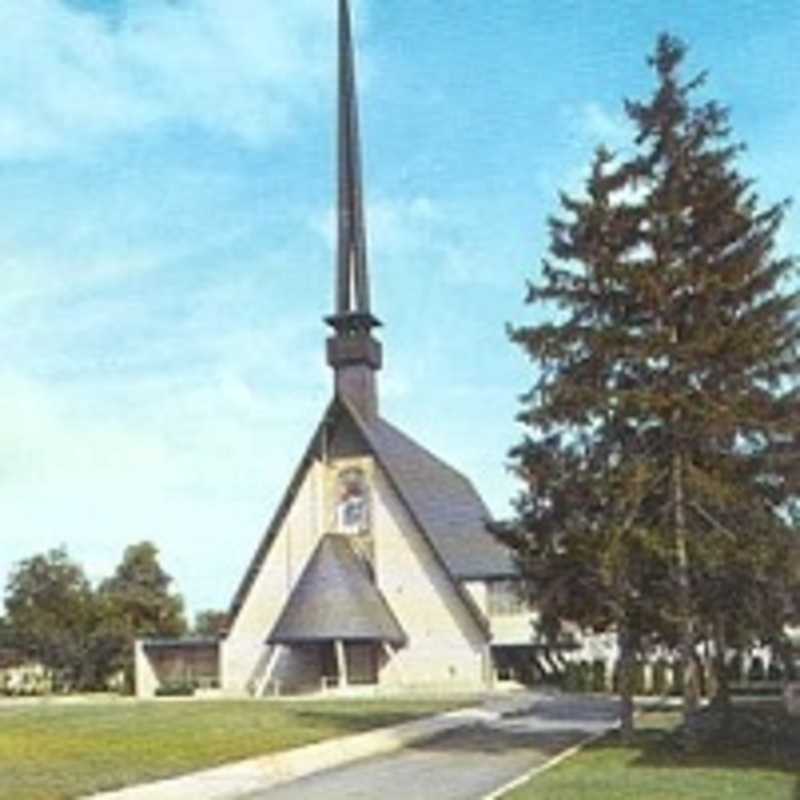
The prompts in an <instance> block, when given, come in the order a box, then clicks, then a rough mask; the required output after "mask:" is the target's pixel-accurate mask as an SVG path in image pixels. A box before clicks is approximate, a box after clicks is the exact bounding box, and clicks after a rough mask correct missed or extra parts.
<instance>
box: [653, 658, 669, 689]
mask: <svg viewBox="0 0 800 800" xmlns="http://www.w3.org/2000/svg"><path fill="white" fill-rule="evenodd" d="M668 669H669V664H668V663H667V662H666V661H665V660H664V659H663V658H659V659H658V661H656V663H655V664H653V685H652V692H653V694H657V695H665V694H666V693H667V692H668V691H669V689H670V681H669V677H668V675H667V670H668Z"/></svg>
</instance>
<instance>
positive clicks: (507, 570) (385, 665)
mask: <svg viewBox="0 0 800 800" xmlns="http://www.w3.org/2000/svg"><path fill="white" fill-rule="evenodd" d="M360 162H361V156H360V145H359V132H358V109H357V98H356V83H355V74H354V58H353V44H352V37H351V27H350V12H349V8H348V3H347V0H340V2H339V134H338V168H339V177H338V249H337V258H336V280H335V306H334V312H333V314H331V316H329V317H328V318H327V319H326V320H325V321H326V323H327V324H328V326H329V327H330V335H329V338H328V339H327V361H328V364H329V366H330V367H331V370H332V372H333V383H334V391H333V397H332V399H331V401H330V403H329V405H328V407H327V409H326V410H325V412H324V414H323V416H322V419H321V420H320V422H319V424H318V426H317V428H316V430H315V431H313V433H312V435H311V437H310V441H309V443H308V446H307V447H306V450H305V452H304V453H303V454H302V457H301V458H300V461H299V464H298V465H297V468H296V470H295V472H294V474H293V475H292V476H291V480H290V481H289V484H288V487H287V489H286V491H285V494H284V496H283V499H282V500H281V502H280V504H279V505H278V508H277V510H276V511H275V513H274V516H273V518H272V521H271V522H270V524H269V526H268V527H267V530H266V532H265V534H264V536H263V539H262V540H261V542H260V544H259V546H258V548H257V550H256V552H255V554H254V555H253V558H252V560H251V562H250V565H249V567H248V569H247V571H246V573H245V575H244V577H243V579H242V580H241V583H240V585H239V587H238V590H237V591H236V594H235V596H234V598H233V602H232V604H231V608H230V615H229V621H228V630H227V633H226V634H225V635H224V636H223V637H222V638H221V639H220V640H208V641H192V642H180V641H177V642H176V641H173V642H165V641H158V640H154V641H142V642H138V643H137V647H136V671H137V675H136V679H137V694H138V695H139V696H152V695H153V694H155V693H156V691H157V689H158V687H159V686H164V685H165V684H167V683H168V682H169V681H171V680H176V679H177V678H179V677H182V676H183V677H185V676H187V675H188V676H191V677H193V678H196V679H197V685H200V686H213V687H215V689H216V690H217V691H222V692H223V693H225V694H228V695H231V696H247V695H250V696H262V695H269V694H289V693H299V692H313V691H331V692H337V691H342V690H346V689H348V688H350V687H363V686H372V687H376V690H381V689H387V690H395V689H402V688H411V687H415V688H417V687H428V688H431V689H437V690H444V689H446V688H448V687H450V688H453V689H456V688H457V689H464V688H479V687H483V686H488V685H491V684H492V683H493V681H494V680H495V679H496V677H497V674H498V670H499V671H501V672H502V670H503V668H504V666H503V665H504V664H507V663H509V654H510V653H513V652H515V651H519V650H526V649H528V648H530V642H531V640H532V635H531V634H532V628H531V614H530V612H529V610H528V607H527V604H526V603H525V602H524V600H523V595H522V592H521V583H520V581H519V577H518V573H517V570H516V567H515V565H514V562H513V559H512V557H511V554H510V552H509V551H508V550H507V549H506V548H505V547H504V546H502V545H501V544H500V543H499V542H498V541H496V540H495V539H494V537H493V536H492V535H491V534H490V533H489V532H488V531H487V529H486V522H487V521H488V519H489V512H488V510H487V508H486V506H485V505H484V503H483V501H482V500H481V498H480V496H479V495H478V492H477V491H476V490H475V488H474V486H473V485H472V484H471V483H470V481H469V480H468V479H467V478H466V477H464V476H463V475H462V474H461V473H459V472H458V471H457V470H455V469H454V468H453V467H451V466H449V465H448V464H446V463H445V462H444V461H442V460H441V459H440V458H438V457H437V456H435V455H434V454H433V453H431V452H430V451H428V450H427V449H426V448H425V447H423V446H422V445H420V444H418V443H417V442H415V441H414V440H413V439H412V438H411V437H410V436H408V435H407V434H405V433H404V432H402V431H400V430H399V429H398V428H396V427H395V426H394V425H392V424H391V423H390V422H388V421H387V420H386V419H385V418H384V417H383V416H382V413H381V408H380V404H379V390H378V374H379V372H380V370H381V368H382V365H383V355H382V348H381V343H380V341H379V340H378V339H377V338H376V336H375V332H376V329H377V328H379V327H380V324H381V323H380V322H379V321H378V319H377V318H376V317H375V316H374V315H373V312H372V309H371V305H370V290H369V275H368V268H367V248H366V229H365V219H364V207H363V193H362V181H361V163H360ZM204 680H205V683H203V681H204Z"/></svg>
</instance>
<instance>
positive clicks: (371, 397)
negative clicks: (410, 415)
mask: <svg viewBox="0 0 800 800" xmlns="http://www.w3.org/2000/svg"><path fill="white" fill-rule="evenodd" d="M337 220H338V234H337V253H336V285H335V311H334V313H333V314H332V315H331V316H329V317H327V318H326V320H325V321H326V322H327V323H328V324H329V325H330V326H331V327H332V328H333V330H334V334H333V335H332V336H331V337H330V338H329V339H328V342H327V355H328V364H329V365H330V366H331V367H333V370H334V391H335V394H336V396H337V397H340V398H342V399H345V400H347V401H348V402H349V403H350V404H351V405H352V406H353V407H354V408H355V409H356V410H357V411H358V412H360V413H361V414H362V416H364V418H365V419H370V418H372V417H375V416H376V415H377V413H378V392H377V380H376V375H375V373H376V372H377V371H378V370H379V369H380V368H381V364H382V348H381V344H380V342H379V341H378V340H377V339H375V338H374V336H373V335H372V329H373V328H375V327H377V326H379V325H380V324H381V323H380V321H379V320H378V319H377V318H376V317H375V316H373V314H372V311H371V309H370V297H369V275H368V271H367V235H366V225H365V220H364V192H363V186H362V179H361V145H360V139H359V132H358V98H357V95H356V78H355V59H354V54H353V36H352V28H351V21H350V8H349V5H348V2H347V0H339V125H338V208H337Z"/></svg>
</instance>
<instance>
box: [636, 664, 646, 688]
mask: <svg viewBox="0 0 800 800" xmlns="http://www.w3.org/2000/svg"><path fill="white" fill-rule="evenodd" d="M646 692H647V676H646V674H645V667H644V662H643V661H637V662H636V665H635V666H634V668H633V693H634V694H639V695H642V694H646Z"/></svg>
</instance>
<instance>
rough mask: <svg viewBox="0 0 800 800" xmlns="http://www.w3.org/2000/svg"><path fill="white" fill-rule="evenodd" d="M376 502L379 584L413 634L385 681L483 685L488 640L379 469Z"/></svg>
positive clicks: (386, 672) (397, 654)
mask: <svg viewBox="0 0 800 800" xmlns="http://www.w3.org/2000/svg"><path fill="white" fill-rule="evenodd" d="M373 503H374V509H373V521H374V526H375V527H374V530H375V567H376V569H375V574H376V582H377V584H378V587H379V588H380V590H381V591H382V592H383V595H384V597H385V598H386V600H387V602H388V603H389V606H390V607H391V609H392V610H393V612H394V614H395V616H396V617H397V619H398V621H399V623H400V625H401V626H402V628H403V630H404V631H405V632H406V634H407V635H408V638H409V644H408V645H407V646H406V647H404V648H402V649H400V650H398V651H397V653H396V654H395V656H394V659H393V663H392V664H391V665H390V666H389V667H387V668H385V669H384V670H383V671H382V674H381V683H382V684H383V685H395V684H398V683H401V684H404V685H410V686H411V685H422V684H428V685H434V686H444V685H452V686H457V685H469V686H476V685H481V684H482V683H483V682H484V679H485V677H486V663H485V659H486V655H487V653H486V648H487V641H486V638H485V636H484V634H483V632H482V631H481V629H480V628H479V627H478V625H477V623H476V622H475V620H474V618H473V617H472V615H471V614H470V613H469V612H468V610H467V608H466V606H465V604H464V601H463V600H462V598H461V597H460V596H459V595H458V594H457V592H456V591H455V589H454V587H453V584H452V582H451V581H450V579H449V578H448V577H447V575H446V573H445V572H444V569H443V568H442V566H441V565H440V564H439V562H438V561H437V560H436V558H435V557H434V555H433V553H432V551H431V548H430V546H429V544H428V543H427V541H426V540H425V539H424V538H423V536H422V535H421V533H420V532H419V530H418V529H417V528H416V526H415V525H414V523H413V520H412V519H411V517H410V516H409V514H408V512H407V511H406V510H405V507H404V506H403V504H402V503H401V502H400V500H399V498H398V497H397V495H396V494H395V492H394V491H393V489H392V488H391V486H390V485H389V483H388V481H387V480H386V479H385V477H384V476H383V475H382V474H381V472H380V471H379V470H376V474H375V480H374V492H373Z"/></svg>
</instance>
